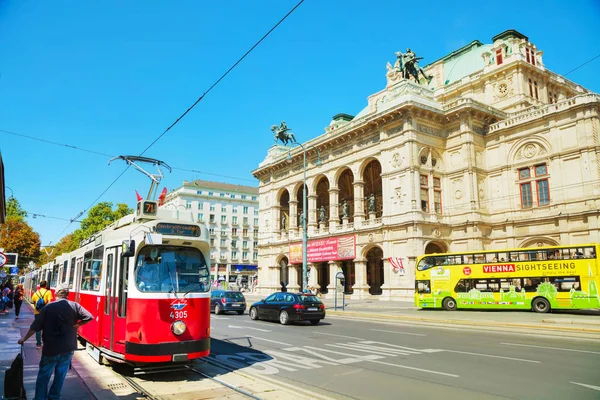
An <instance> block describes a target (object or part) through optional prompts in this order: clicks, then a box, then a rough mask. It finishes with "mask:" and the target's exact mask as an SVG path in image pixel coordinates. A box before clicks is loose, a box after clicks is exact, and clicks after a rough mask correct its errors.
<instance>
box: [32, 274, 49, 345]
mask: <svg viewBox="0 0 600 400" xmlns="http://www.w3.org/2000/svg"><path fill="white" fill-rule="evenodd" d="M47 286H48V282H46V281H41V282H40V288H39V289H38V290H37V291H36V292H35V293H34V294H33V296H32V297H31V301H32V302H33V314H34V317H35V319H37V318H38V316H39V315H40V311H42V308H44V306H45V305H46V304H48V303H50V302H51V301H52V292H51V291H50V290H48V289H47ZM35 346H36V347H37V348H38V349H39V348H41V347H42V331H39V332H35Z"/></svg>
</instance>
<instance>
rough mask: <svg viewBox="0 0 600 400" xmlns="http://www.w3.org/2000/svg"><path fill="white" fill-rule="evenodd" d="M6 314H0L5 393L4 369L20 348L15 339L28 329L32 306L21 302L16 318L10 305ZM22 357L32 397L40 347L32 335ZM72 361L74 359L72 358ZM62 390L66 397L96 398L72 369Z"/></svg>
mask: <svg viewBox="0 0 600 400" xmlns="http://www.w3.org/2000/svg"><path fill="white" fill-rule="evenodd" d="M8 311H9V313H8V314H6V315H0V391H1V392H2V394H4V372H5V371H6V370H7V369H8V368H10V365H11V363H12V362H13V360H14V359H15V357H16V356H17V354H18V353H19V351H20V347H21V346H19V345H18V344H17V341H18V340H19V339H20V338H21V337H22V336H24V335H25V333H27V331H28V330H29V326H30V325H31V323H32V322H33V310H32V308H31V306H30V305H29V304H28V303H27V302H25V301H24V302H23V306H22V307H21V314H20V315H19V319H15V310H14V308H11V309H9V310H8ZM23 352H24V354H23V357H24V368H23V369H24V371H23V376H24V383H25V390H26V391H27V398H29V399H32V398H33V396H34V394H35V380H36V377H37V372H38V365H39V363H40V358H41V356H42V350H41V349H37V348H36V347H35V336H32V337H31V338H29V340H28V341H26V342H25V345H24V348H23ZM73 365H75V361H73ZM63 393H68V394H69V395H68V397H66V396H63V397H65V398H68V399H73V400H89V399H96V397H95V396H94V395H93V394H92V393H91V392H90V390H89V389H88V387H87V386H86V385H85V383H84V382H83V380H82V379H81V377H80V376H79V375H78V374H77V372H76V370H75V369H70V370H69V372H68V373H67V378H66V379H65V383H64V386H63Z"/></svg>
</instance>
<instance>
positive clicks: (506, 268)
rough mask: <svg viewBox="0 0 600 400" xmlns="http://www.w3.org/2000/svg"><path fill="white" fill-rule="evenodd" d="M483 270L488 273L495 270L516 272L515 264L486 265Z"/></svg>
mask: <svg viewBox="0 0 600 400" xmlns="http://www.w3.org/2000/svg"><path fill="white" fill-rule="evenodd" d="M483 272H485V273H486V274H490V273H494V272H515V264H500V265H484V266H483Z"/></svg>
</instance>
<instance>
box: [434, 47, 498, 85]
mask: <svg viewBox="0 0 600 400" xmlns="http://www.w3.org/2000/svg"><path fill="white" fill-rule="evenodd" d="M492 47H493V45H491V44H481V43H480V42H479V41H477V40H475V41H473V42H471V43H469V44H468V45H467V46H464V47H461V48H460V49H458V50H456V51H455V52H452V53H450V54H449V55H448V56H446V57H444V58H443V59H442V62H443V63H444V85H447V84H449V83H451V82H455V81H458V80H460V79H462V78H464V77H465V76H468V75H471V74H474V73H475V72H477V71H480V70H482V69H483V67H485V59H484V58H483V53H486V52H489V51H490V50H491V48H492Z"/></svg>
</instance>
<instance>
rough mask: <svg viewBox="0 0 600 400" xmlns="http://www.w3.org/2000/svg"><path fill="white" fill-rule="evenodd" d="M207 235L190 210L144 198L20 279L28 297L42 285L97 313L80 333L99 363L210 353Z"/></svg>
mask: <svg viewBox="0 0 600 400" xmlns="http://www.w3.org/2000/svg"><path fill="white" fill-rule="evenodd" d="M209 254H210V253H209V241H208V230H207V228H206V227H205V226H204V225H202V224H198V223H197V222H196V221H195V220H194V218H193V215H192V213H191V212H182V211H178V210H167V209H164V208H158V205H157V203H156V202H155V201H150V200H142V201H139V202H138V204H137V210H136V213H135V214H132V215H128V216H126V217H123V218H121V219H120V220H118V221H116V222H114V223H113V224H112V225H110V226H109V227H107V228H106V229H104V230H103V231H101V232H99V233H97V234H95V235H94V236H93V237H91V238H89V239H88V240H85V241H84V242H82V243H81V247H80V248H79V249H77V250H75V251H73V252H72V253H68V254H61V255H60V256H58V257H56V259H55V260H53V261H52V262H50V263H48V264H46V265H44V266H42V267H41V268H40V269H38V270H36V271H33V272H30V273H28V274H27V275H26V277H25V282H24V285H25V290H26V294H27V296H29V297H31V296H32V295H33V293H34V292H35V291H36V290H37V288H38V285H39V282H40V281H41V280H47V281H48V283H49V286H50V287H49V288H50V290H52V291H53V293H54V292H55V289H56V287H57V286H58V285H59V284H65V283H67V284H68V285H69V288H70V294H69V299H70V300H73V301H76V302H78V303H80V304H81V305H82V306H83V307H84V308H86V309H87V310H88V311H90V312H91V313H92V315H94V317H95V318H94V321H93V322H91V323H88V324H86V325H84V326H82V327H81V328H79V336H80V338H81V340H82V341H84V342H85V344H86V348H87V351H88V352H89V353H90V354H91V355H92V357H94V359H96V361H98V362H101V359H102V358H105V359H107V360H109V361H113V362H120V363H128V364H132V365H139V364H144V363H157V362H180V361H188V360H191V359H194V358H199V357H205V356H207V355H208V354H209V353H210V309H209V308H210V287H211V285H210V271H209V268H210V265H209V264H208V262H209V260H210V257H209Z"/></svg>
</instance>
